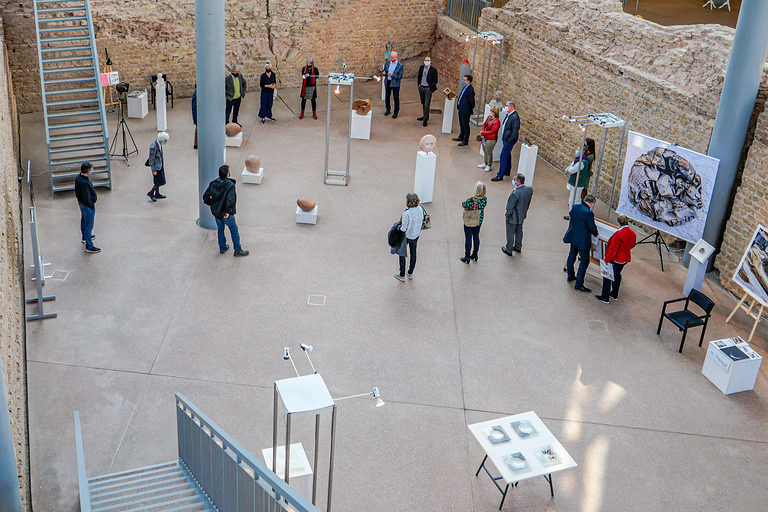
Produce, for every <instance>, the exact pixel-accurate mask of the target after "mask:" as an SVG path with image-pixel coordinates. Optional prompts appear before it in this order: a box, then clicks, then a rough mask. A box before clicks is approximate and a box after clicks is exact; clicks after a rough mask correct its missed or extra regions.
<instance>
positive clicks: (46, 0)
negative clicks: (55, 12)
mask: <svg viewBox="0 0 768 512" xmlns="http://www.w3.org/2000/svg"><path fill="white" fill-rule="evenodd" d="M75 1H76V0H37V1H36V2H35V3H36V4H37V5H40V4H73V3H75ZM78 3H82V4H83V5H85V2H83V0H79V2H78Z"/></svg>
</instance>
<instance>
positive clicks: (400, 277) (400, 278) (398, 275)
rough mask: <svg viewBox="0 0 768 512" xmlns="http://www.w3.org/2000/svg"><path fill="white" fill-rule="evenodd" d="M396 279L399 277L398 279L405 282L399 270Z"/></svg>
mask: <svg viewBox="0 0 768 512" xmlns="http://www.w3.org/2000/svg"><path fill="white" fill-rule="evenodd" d="M395 279H397V280H398V281H402V282H405V278H404V277H403V276H401V275H400V273H399V272H398V273H397V274H395Z"/></svg>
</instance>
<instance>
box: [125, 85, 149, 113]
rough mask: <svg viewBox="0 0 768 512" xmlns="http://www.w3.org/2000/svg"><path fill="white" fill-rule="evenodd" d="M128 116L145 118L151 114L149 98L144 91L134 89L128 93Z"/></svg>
mask: <svg viewBox="0 0 768 512" xmlns="http://www.w3.org/2000/svg"><path fill="white" fill-rule="evenodd" d="M127 102H128V117H135V118H137V119H144V118H145V117H147V114H149V100H148V99H147V93H146V92H144V91H133V92H132V93H130V94H129V95H128V99H127Z"/></svg>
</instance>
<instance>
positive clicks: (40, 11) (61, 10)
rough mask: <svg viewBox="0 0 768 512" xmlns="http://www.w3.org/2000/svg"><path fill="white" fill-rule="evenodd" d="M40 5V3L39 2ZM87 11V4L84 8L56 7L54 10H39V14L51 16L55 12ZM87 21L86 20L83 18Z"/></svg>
mask: <svg viewBox="0 0 768 512" xmlns="http://www.w3.org/2000/svg"><path fill="white" fill-rule="evenodd" d="M37 3H38V4H39V3H40V2H37ZM84 10H85V4H83V6H82V7H74V6H73V7H56V8H54V9H38V10H37V14H49V13H53V12H72V11H84ZM83 19H85V18H83Z"/></svg>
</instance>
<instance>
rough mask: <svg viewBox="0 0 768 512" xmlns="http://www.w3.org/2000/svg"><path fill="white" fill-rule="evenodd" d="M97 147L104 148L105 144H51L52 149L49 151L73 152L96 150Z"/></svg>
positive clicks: (56, 152)
mask: <svg viewBox="0 0 768 512" xmlns="http://www.w3.org/2000/svg"><path fill="white" fill-rule="evenodd" d="M97 149H100V150H103V149H104V144H96V145H94V144H71V145H69V146H51V149H50V150H49V151H48V153H50V154H53V153H55V154H59V153H73V152H75V151H94V150H97Z"/></svg>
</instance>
